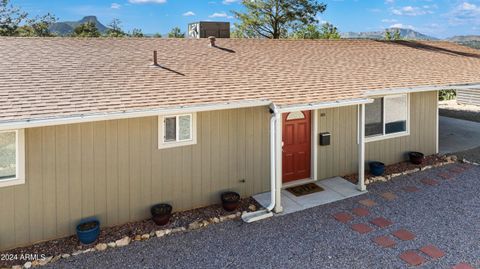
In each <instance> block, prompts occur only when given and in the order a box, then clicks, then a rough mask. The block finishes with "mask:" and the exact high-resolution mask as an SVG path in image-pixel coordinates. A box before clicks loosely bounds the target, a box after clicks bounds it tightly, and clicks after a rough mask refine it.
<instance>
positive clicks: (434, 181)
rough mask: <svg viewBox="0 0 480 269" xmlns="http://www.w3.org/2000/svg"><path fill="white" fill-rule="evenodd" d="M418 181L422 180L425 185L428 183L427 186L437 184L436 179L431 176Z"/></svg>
mask: <svg viewBox="0 0 480 269" xmlns="http://www.w3.org/2000/svg"><path fill="white" fill-rule="evenodd" d="M420 182H422V183H423V184H425V185H429V186H436V185H438V181H436V180H435V179H433V178H424V179H421V180H420Z"/></svg>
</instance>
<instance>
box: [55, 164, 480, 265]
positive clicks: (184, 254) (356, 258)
mask: <svg viewBox="0 0 480 269" xmlns="http://www.w3.org/2000/svg"><path fill="white" fill-rule="evenodd" d="M454 166H460V165H459V164H454V165H448V166H444V167H441V168H437V169H431V170H427V171H423V172H419V173H416V174H412V175H409V176H403V177H398V178H395V179H394V180H392V181H389V182H387V183H378V184H372V185H370V186H369V191H370V192H369V193H368V194H366V195H362V196H359V197H354V198H351V199H347V200H343V201H339V202H336V203H332V204H328V205H324V206H319V207H315V208H312V209H308V210H304V211H301V212H297V213H294V214H289V215H286V216H281V217H274V218H270V219H267V220H263V221H260V222H256V223H253V224H244V223H242V222H241V221H232V222H226V223H222V224H218V225H211V226H208V227H207V228H205V229H202V230H197V231H192V232H188V233H184V234H176V235H173V236H168V237H165V238H161V239H158V238H155V239H151V240H148V241H144V242H136V243H132V244H131V245H129V246H127V247H124V248H119V249H111V250H107V251H105V252H94V253H89V254H84V255H80V256H76V257H71V258H69V259H66V260H61V261H60V262H57V263H55V264H52V265H50V267H49V268H227V267H228V268H406V267H407V266H406V264H405V263H404V262H403V261H402V260H400V259H399V258H398V256H399V255H400V254H401V253H402V252H403V251H405V250H410V249H418V248H420V247H422V246H424V245H427V244H434V245H435V246H437V247H438V248H440V249H441V250H443V251H444V252H445V253H446V255H445V256H444V257H442V258H440V259H439V260H430V259H427V260H428V262H427V263H425V264H424V265H423V267H422V268H451V267H452V266H453V265H455V264H458V263H460V262H466V263H469V264H470V265H472V266H473V267H476V268H480V244H479V242H480V225H479V223H480V214H479V212H480V196H479V195H478V193H479V192H480V184H479V183H480V182H479V178H480V167H473V166H472V169H469V170H467V171H465V172H462V173H459V174H456V175H455V177H454V179H452V180H443V179H439V181H440V184H439V185H438V186H426V185H423V184H421V183H419V180H420V179H422V178H425V177H430V178H437V179H438V178H439V177H438V174H440V173H443V172H446V171H448V169H451V168H453V167H454ZM409 185H415V186H417V187H418V188H419V189H420V191H419V192H415V193H410V192H405V191H403V190H402V188H403V187H405V186H409ZM385 191H390V192H393V193H395V194H396V195H397V196H398V198H397V199H396V200H394V201H386V200H384V199H383V198H382V197H381V196H380V195H379V194H380V193H383V192H385ZM366 198H370V199H372V200H374V201H376V202H377V203H378V204H377V205H376V206H374V207H372V208H370V209H369V210H370V212H371V214H370V216H367V217H355V218H354V220H353V221H351V222H350V223H349V224H352V223H367V222H368V221H369V220H371V219H372V218H374V217H385V218H387V219H389V220H391V221H393V223H394V224H393V225H392V226H390V227H387V228H383V229H380V228H375V230H374V231H372V232H370V233H368V234H364V235H361V234H358V233H356V232H353V231H352V230H351V229H350V227H349V224H343V223H339V222H337V221H336V220H334V219H333V218H332V214H334V213H338V212H342V211H351V210H352V209H353V208H355V207H358V206H359V203H358V201H359V200H363V199H366ZM400 228H405V229H408V230H410V231H412V232H413V233H414V234H416V236H417V237H416V238H415V239H414V240H412V241H404V242H401V241H399V240H397V239H395V241H396V242H397V245H396V246H395V247H394V248H390V249H385V248H381V247H379V246H377V245H375V244H374V243H372V242H371V239H372V238H374V237H376V236H380V235H388V233H390V232H393V231H395V230H397V229H400Z"/></svg>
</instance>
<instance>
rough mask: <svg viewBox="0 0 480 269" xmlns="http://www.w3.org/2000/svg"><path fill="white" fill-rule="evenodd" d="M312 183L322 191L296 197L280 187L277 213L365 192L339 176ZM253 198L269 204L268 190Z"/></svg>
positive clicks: (264, 205)
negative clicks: (279, 203)
mask: <svg viewBox="0 0 480 269" xmlns="http://www.w3.org/2000/svg"><path fill="white" fill-rule="evenodd" d="M314 183H315V184H317V185H318V186H320V187H322V188H323V189H324V191H321V192H316V193H312V194H308V195H304V196H298V197H297V196H295V195H293V194H292V193H290V192H289V191H287V190H285V189H282V190H281V201H282V206H283V212H282V213H280V214H278V215H286V214H290V213H294V212H298V211H302V210H305V209H307V208H312V207H316V206H319V205H324V204H329V203H333V202H336V201H340V200H343V199H347V198H350V197H354V196H358V195H362V194H365V193H367V191H359V190H358V189H357V185H355V184H352V183H350V182H349V181H347V180H345V179H343V178H341V177H334V178H330V179H325V180H321V181H317V182H314ZM253 198H254V199H255V200H256V201H257V202H258V203H259V204H261V205H262V206H263V207H267V206H268V205H269V204H270V192H264V193H260V194H257V195H254V196H253Z"/></svg>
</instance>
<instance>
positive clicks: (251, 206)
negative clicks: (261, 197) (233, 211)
mask: <svg viewBox="0 0 480 269" xmlns="http://www.w3.org/2000/svg"><path fill="white" fill-rule="evenodd" d="M248 210H250V211H255V210H257V206H255V205H254V204H251V205H249V206H248Z"/></svg>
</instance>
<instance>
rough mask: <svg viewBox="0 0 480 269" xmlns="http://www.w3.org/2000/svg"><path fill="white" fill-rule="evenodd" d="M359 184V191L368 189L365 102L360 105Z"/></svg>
mask: <svg viewBox="0 0 480 269" xmlns="http://www.w3.org/2000/svg"><path fill="white" fill-rule="evenodd" d="M358 108H359V109H358V112H359V114H360V115H359V117H358V136H359V141H358V184H357V189H358V190H359V191H366V190H367V187H366V186H365V104H361V105H358Z"/></svg>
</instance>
